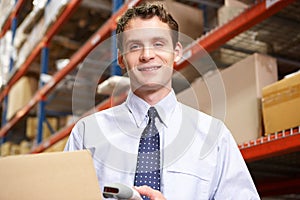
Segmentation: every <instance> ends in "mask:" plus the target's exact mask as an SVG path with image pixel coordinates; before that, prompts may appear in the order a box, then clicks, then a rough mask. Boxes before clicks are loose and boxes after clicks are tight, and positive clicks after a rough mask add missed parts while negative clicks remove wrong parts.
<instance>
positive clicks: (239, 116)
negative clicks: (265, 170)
mask: <svg viewBox="0 0 300 200" xmlns="http://www.w3.org/2000/svg"><path fill="white" fill-rule="evenodd" d="M220 75H221V78H222V81H223V83H224V89H225V95H226V98H225V99H222V98H220V99H218V98H217V99H216V98H215V96H212V95H213V94H214V91H210V90H211V88H214V87H217V89H222V88H221V87H222V85H214V84H215V82H214V80H215V78H216V77H217V76H218V72H212V74H211V75H206V76H205V78H198V79H197V80H196V81H195V82H193V83H192V85H191V87H190V88H188V89H186V90H184V91H183V92H180V93H179V94H177V97H178V100H179V101H181V102H183V103H185V104H187V105H190V106H192V107H194V108H196V109H200V110H202V111H203V112H205V113H208V114H212V115H213V116H216V115H215V113H212V111H214V112H216V113H218V112H220V111H221V110H222V109H224V108H222V106H223V105H225V106H226V108H225V112H226V113H225V119H222V120H224V121H225V124H226V125H227V126H228V128H229V129H230V130H231V132H232V134H233V136H234V138H235V140H236V142H237V143H243V142H248V141H250V140H253V139H256V138H258V137H260V136H261V135H262V116H261V103H260V102H261V97H262V93H261V91H262V88H263V87H265V86H267V85H269V84H271V83H274V82H276V81H277V78H278V77H277V64H276V60H275V59H274V58H272V57H269V56H266V55H261V54H253V55H251V56H249V57H247V58H245V59H243V60H241V61H239V62H237V63H235V64H233V65H232V66H230V67H228V68H226V69H224V70H222V71H220ZM206 83H209V84H212V85H207V84H206ZM212 98H215V99H212ZM224 101H225V102H224ZM216 117H219V116H216Z"/></svg>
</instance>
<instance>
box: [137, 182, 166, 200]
mask: <svg viewBox="0 0 300 200" xmlns="http://www.w3.org/2000/svg"><path fill="white" fill-rule="evenodd" d="M134 189H136V190H137V191H138V192H139V193H140V195H144V196H147V197H149V198H150V199H151V200H167V199H166V198H165V197H164V196H163V194H162V193H161V192H160V191H158V190H154V189H152V188H151V187H149V186H146V185H144V186H140V187H134Z"/></svg>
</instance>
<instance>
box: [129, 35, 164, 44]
mask: <svg viewBox="0 0 300 200" xmlns="http://www.w3.org/2000/svg"><path fill="white" fill-rule="evenodd" d="M142 41H143V40H136V39H132V40H127V41H125V45H128V44H131V43H141V42H142ZM151 41H164V42H168V39H167V38H165V37H154V38H151Z"/></svg>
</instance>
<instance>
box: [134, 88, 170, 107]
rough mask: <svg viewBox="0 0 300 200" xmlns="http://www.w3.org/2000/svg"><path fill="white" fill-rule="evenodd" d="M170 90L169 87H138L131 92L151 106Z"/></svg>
mask: <svg viewBox="0 0 300 200" xmlns="http://www.w3.org/2000/svg"><path fill="white" fill-rule="evenodd" d="M170 92H171V88H167V87H163V88H161V89H160V90H143V89H142V88H139V89H137V90H135V91H134V92H133V93H134V94H135V95H136V96H138V97H140V98H142V99H143V100H144V101H146V102H147V103H148V104H149V105H151V106H153V105H155V104H157V103H158V102H159V101H160V100H162V99H163V98H164V97H166V96H167V95H168V94H169V93H170Z"/></svg>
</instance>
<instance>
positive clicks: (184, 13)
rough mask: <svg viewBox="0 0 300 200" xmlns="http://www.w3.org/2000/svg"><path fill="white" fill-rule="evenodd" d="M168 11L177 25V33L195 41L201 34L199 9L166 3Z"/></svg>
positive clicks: (201, 26) (200, 11)
mask: <svg viewBox="0 0 300 200" xmlns="http://www.w3.org/2000/svg"><path fill="white" fill-rule="evenodd" d="M166 2H167V3H166V6H167V9H168V11H169V12H170V13H171V15H172V16H173V17H174V19H175V20H176V21H177V23H178V25H179V32H181V33H183V34H185V35H187V36H189V37H190V38H191V39H197V38H198V37H200V36H201V35H202V33H203V12H202V10H200V9H199V8H193V7H191V6H189V5H185V4H183V3H179V2H175V1H166Z"/></svg>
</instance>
